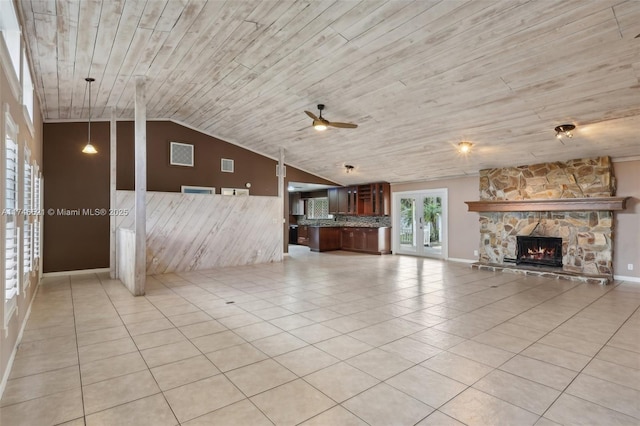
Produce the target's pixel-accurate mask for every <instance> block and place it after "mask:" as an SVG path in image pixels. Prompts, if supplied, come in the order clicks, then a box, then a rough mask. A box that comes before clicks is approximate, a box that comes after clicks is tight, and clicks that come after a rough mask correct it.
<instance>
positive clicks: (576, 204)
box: [465, 197, 631, 212]
mask: <svg viewBox="0 0 640 426" xmlns="http://www.w3.org/2000/svg"><path fill="white" fill-rule="evenodd" d="M629 198H631V197H602V198H559V199H555V200H508V201H505V200H502V201H465V204H467V206H469V211H470V212H553V211H556V212H566V211H601V210H608V211H615V210H624V209H625V208H626V202H627V200H628V199H629Z"/></svg>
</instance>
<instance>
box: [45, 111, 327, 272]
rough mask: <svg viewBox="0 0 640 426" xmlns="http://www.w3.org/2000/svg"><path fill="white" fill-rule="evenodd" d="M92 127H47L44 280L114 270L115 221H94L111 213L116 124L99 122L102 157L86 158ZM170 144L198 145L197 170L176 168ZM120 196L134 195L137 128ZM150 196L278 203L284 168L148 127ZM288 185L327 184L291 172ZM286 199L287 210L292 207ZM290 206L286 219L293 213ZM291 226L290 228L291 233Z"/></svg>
mask: <svg viewBox="0 0 640 426" xmlns="http://www.w3.org/2000/svg"><path fill="white" fill-rule="evenodd" d="M87 132H88V129H87V123H86V122H64V123H45V124H44V136H43V138H44V153H43V159H44V169H45V170H46V180H45V185H44V209H45V211H47V210H49V209H53V210H51V211H52V212H53V214H51V215H48V214H45V216H44V219H45V222H44V242H43V261H44V266H43V270H44V272H61V271H74V270H84V269H97V268H107V267H109V217H108V216H99V215H92V214H85V213H86V212H93V211H95V210H96V209H109V142H110V137H109V122H104V121H101V122H92V123H91V139H92V141H91V142H92V143H93V145H94V146H95V147H96V149H97V150H98V154H96V155H87V154H83V153H82V148H83V147H84V145H85V144H86V143H87ZM169 142H181V143H187V144H192V145H194V167H181V166H172V165H170V164H169ZM117 144H118V161H117V162H118V164H117V179H116V181H117V188H118V190H133V189H134V122H132V121H119V122H118V124H117ZM222 158H228V159H232V160H234V173H226V172H222V171H221V170H220V169H221V164H220V163H221V159H222ZM147 162H148V163H147V190H148V191H161V192H180V187H181V185H191V186H207V187H215V188H216V193H218V194H219V193H220V188H245V187H246V184H247V183H251V188H250V193H251V195H265V196H276V195H277V194H278V178H277V176H276V165H277V161H275V160H273V159H271V158H268V157H265V156H262V155H260V154H257V153H255V152H252V151H249V150H246V149H244V148H241V147H239V146H237V145H233V144H230V143H227V142H224V141H222V140H220V139H217V138H214V137H212V136H208V135H206V134H203V133H200V132H197V131H195V130H192V129H189V128H186V127H184V126H181V125H179V124H177V123H173V122H169V121H149V122H147ZM287 169H288V170H287V180H286V182H285V183H287V182H288V181H289V180H291V181H296V182H312V183H327V184H332V182H329V181H326V180H324V179H322V178H319V177H317V176H314V175H311V174H309V173H305V172H302V171H300V170H298V169H296V168H294V167H287ZM287 198H288V197H285V202H288V199H287ZM287 208H288V207H287V206H285V211H287ZM287 226H288V225H287Z"/></svg>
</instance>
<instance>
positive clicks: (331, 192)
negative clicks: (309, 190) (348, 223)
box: [327, 188, 342, 214]
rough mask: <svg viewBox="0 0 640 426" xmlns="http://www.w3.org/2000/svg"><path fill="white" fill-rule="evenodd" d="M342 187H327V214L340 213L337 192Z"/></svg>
mask: <svg viewBox="0 0 640 426" xmlns="http://www.w3.org/2000/svg"><path fill="white" fill-rule="evenodd" d="M340 189H342V188H329V189H327V198H328V199H329V214H339V213H340V202H339V192H340Z"/></svg>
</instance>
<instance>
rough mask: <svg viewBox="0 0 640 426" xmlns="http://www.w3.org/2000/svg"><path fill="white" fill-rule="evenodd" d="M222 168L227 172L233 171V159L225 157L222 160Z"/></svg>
mask: <svg viewBox="0 0 640 426" xmlns="http://www.w3.org/2000/svg"><path fill="white" fill-rule="evenodd" d="M220 170H222V171H223V172H225V173H233V160H230V159H228V158H223V159H222V160H221V162H220Z"/></svg>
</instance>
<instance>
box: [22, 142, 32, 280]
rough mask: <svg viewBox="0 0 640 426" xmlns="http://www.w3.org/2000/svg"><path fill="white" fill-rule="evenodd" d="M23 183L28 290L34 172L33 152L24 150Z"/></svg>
mask: <svg viewBox="0 0 640 426" xmlns="http://www.w3.org/2000/svg"><path fill="white" fill-rule="evenodd" d="M25 145H26V144H25ZM22 176H23V177H22V181H23V189H22V190H23V194H22V198H23V203H22V204H23V209H24V211H23V212H22V277H23V278H22V286H23V287H22V288H23V289H27V288H28V287H29V285H30V284H31V279H30V275H31V271H33V224H32V223H31V215H32V210H33V170H32V166H31V152H30V151H29V148H27V147H26V146H25V148H24V170H23V173H22Z"/></svg>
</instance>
